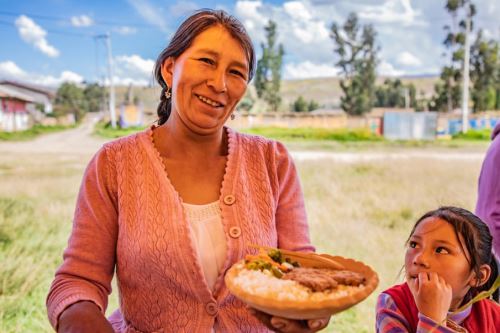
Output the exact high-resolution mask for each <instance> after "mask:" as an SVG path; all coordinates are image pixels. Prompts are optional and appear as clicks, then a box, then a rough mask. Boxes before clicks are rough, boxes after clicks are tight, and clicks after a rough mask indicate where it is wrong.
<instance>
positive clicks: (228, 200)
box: [224, 194, 236, 206]
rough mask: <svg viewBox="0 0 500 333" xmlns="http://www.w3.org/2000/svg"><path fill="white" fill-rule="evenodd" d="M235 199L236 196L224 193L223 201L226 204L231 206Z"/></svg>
mask: <svg viewBox="0 0 500 333" xmlns="http://www.w3.org/2000/svg"><path fill="white" fill-rule="evenodd" d="M235 201H236V198H235V197H234V195H232V194H229V195H226V196H225V197H224V203H225V204H226V205H228V206H231V205H232V204H234V203H235Z"/></svg>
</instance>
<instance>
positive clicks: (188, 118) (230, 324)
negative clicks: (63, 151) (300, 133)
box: [47, 10, 328, 332]
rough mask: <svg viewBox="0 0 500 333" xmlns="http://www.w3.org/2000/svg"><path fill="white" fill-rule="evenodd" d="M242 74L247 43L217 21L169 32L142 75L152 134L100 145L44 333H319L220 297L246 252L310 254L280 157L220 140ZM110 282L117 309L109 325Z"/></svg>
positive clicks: (203, 14) (287, 166)
mask: <svg viewBox="0 0 500 333" xmlns="http://www.w3.org/2000/svg"><path fill="white" fill-rule="evenodd" d="M254 66H255V58H254V50H253V46H252V43H251V41H250V38H249V37H248V35H247V33H246V32H245V30H244V28H243V26H242V25H241V23H240V22H238V21H237V20H236V19H235V18H233V17H231V16H229V15H227V14H226V13H225V12H223V11H212V10H203V11H199V12H197V13H196V14H194V15H193V16H191V17H190V18H188V19H187V20H186V21H185V22H184V23H182V25H181V26H180V28H179V29H178V31H177V32H176V34H175V35H174V37H173V39H172V41H171V42H170V44H169V46H168V47H167V48H166V49H165V50H164V51H163V52H162V53H161V54H160V56H159V58H158V60H157V63H156V67H155V75H156V78H157V80H158V82H159V83H160V85H161V86H162V87H163V91H162V95H161V103H160V105H159V107H158V116H159V121H158V125H159V126H153V127H151V128H149V129H147V130H146V131H144V132H141V133H138V134H135V135H132V136H129V137H126V138H122V139H118V140H116V141H114V142H111V143H109V144H106V145H105V146H104V147H103V148H102V149H101V150H100V151H99V152H98V153H97V154H96V156H95V157H94V158H93V159H92V161H91V162H90V164H89V166H88V167H87V170H86V172H85V176H84V179H83V182H82V186H81V189H80V193H79V196H78V202H77V208H76V211H75V217H74V225H73V231H72V234H71V237H70V240H69V245H68V248H67V249H66V251H65V253H64V262H63V264H62V266H61V267H60V268H59V270H58V271H57V273H56V277H55V280H54V282H53V284H52V286H51V289H50V292H49V295H48V297H47V308H48V314H49V319H50V321H51V324H52V325H53V327H54V328H56V329H58V330H59V331H60V332H96V331H99V332H101V331H102V332H113V331H117V332H181V331H182V332H184V331H185V332H213V331H220V332H266V331H267V329H266V328H265V327H264V325H262V323H264V324H265V325H267V326H268V327H270V328H273V329H275V330H282V331H284V332H285V331H287V332H310V331H316V330H318V329H321V328H323V327H325V326H326V325H327V323H328V318H325V319H321V320H312V321H309V322H307V321H294V320H286V319H284V318H277V317H271V316H268V315H266V314H263V313H260V312H257V311H253V310H249V309H247V308H246V307H245V305H244V304H243V303H242V302H240V301H239V300H237V299H236V298H234V297H233V296H232V295H230V294H229V292H228V290H227V288H226V287H225V285H224V281H223V276H224V273H225V271H226V270H227V269H228V268H229V267H230V266H231V265H232V264H233V263H234V262H236V261H237V260H239V259H241V258H242V257H243V256H244V255H245V254H246V253H247V251H248V250H249V249H248V244H252V243H253V244H263V245H269V246H279V247H282V248H286V249H293V250H300V251H312V250H314V248H313V247H312V246H311V244H310V241H309V236H308V227H307V222H306V216H305V210H304V203H303V198H302V193H301V189H300V184H299V180H298V178H297V174H296V170H295V167H294V165H293V162H292V160H291V159H290V156H289V155H288V153H287V151H286V149H285V148H284V146H283V145H281V144H279V143H277V142H273V141H270V140H266V139H263V138H259V137H254V136H248V135H242V134H239V133H236V132H234V131H232V130H231V129H229V128H226V127H224V123H225V122H226V120H227V119H228V118H229V117H230V116H231V114H232V113H233V112H234V109H235V107H236V105H237V103H238V102H239V100H240V99H241V98H242V96H243V95H244V93H245V90H246V87H247V84H248V82H249V81H250V80H251V78H252V75H253V72H254ZM115 270H116V276H117V282H118V289H119V293H120V309H119V310H117V311H116V312H115V313H113V314H112V315H111V317H110V318H109V321H108V320H106V318H105V317H104V312H105V309H106V306H107V296H108V294H109V293H110V292H111V286H110V282H111V279H112V277H113V273H114V271H115ZM252 314H253V315H252ZM257 318H258V319H260V321H259V320H257ZM273 325H274V326H273Z"/></svg>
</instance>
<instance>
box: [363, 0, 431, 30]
mask: <svg viewBox="0 0 500 333" xmlns="http://www.w3.org/2000/svg"><path fill="white" fill-rule="evenodd" d="M358 15H359V17H360V18H361V19H368V20H371V21H373V22H379V23H391V24H393V23H401V24H403V25H406V26H409V25H426V23H425V22H424V21H423V20H420V17H421V12H420V11H418V10H414V9H413V7H412V5H411V3H410V0H386V1H385V3H384V4H382V5H363V7H362V9H361V10H360V11H359V13H358Z"/></svg>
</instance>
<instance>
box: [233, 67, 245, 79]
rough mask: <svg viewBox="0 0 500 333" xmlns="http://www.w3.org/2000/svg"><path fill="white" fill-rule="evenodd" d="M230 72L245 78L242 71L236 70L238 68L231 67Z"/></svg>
mask: <svg viewBox="0 0 500 333" xmlns="http://www.w3.org/2000/svg"><path fill="white" fill-rule="evenodd" d="M231 73H232V74H234V75H238V76H241V77H242V78H245V75H243V73H242V72H240V71H238V70H235V69H233V70H232V71H231Z"/></svg>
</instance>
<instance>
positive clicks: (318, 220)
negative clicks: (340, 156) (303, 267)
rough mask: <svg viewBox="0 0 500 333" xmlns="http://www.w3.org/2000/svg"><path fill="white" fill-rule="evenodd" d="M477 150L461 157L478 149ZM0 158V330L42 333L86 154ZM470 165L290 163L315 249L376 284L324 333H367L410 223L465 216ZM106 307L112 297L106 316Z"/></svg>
mask: <svg viewBox="0 0 500 333" xmlns="http://www.w3.org/2000/svg"><path fill="white" fill-rule="evenodd" d="M486 145H487V143H484V144H483V145H481V146H471V147H470V148H468V149H474V150H476V151H484V149H485V147H486ZM300 147H302V146H300ZM307 147H308V148H311V149H314V144H308V146H307ZM364 147H365V148H366V149H367V150H370V148H369V146H364ZM476 148H477V149H476ZM387 149H388V150H390V149H391V148H390V147H385V148H384V150H387ZM417 149H420V150H421V151H423V152H425V151H427V150H428V149H429V148H428V147H424V148H417ZM439 149H440V151H442V152H443V153H446V152H448V151H449V150H452V151H455V150H456V149H454V148H449V147H440V148H439ZM358 153H359V154H362V152H358ZM0 156H1V157H0V184H1V185H0V262H1V265H0V332H5V333H9V332H50V331H51V329H50V326H49V323H48V321H47V319H46V313H45V296H46V294H47V291H48V288H49V285H50V282H51V280H52V278H53V274H54V272H55V270H56V268H57V266H58V265H59V264H60V263H61V260H62V251H63V249H64V248H65V246H66V242H67V238H68V235H69V232H70V229H71V218H72V214H73V209H74V204H75V196H76V194H77V191H78V187H79V183H80V180H81V177H82V173H83V169H84V167H85V165H86V163H87V162H88V160H89V158H90V155H85V154H74V155H56V154H48V153H45V154H30V155H25V154H1V155H0ZM457 163H460V166H459V167H457ZM480 164H481V161H480V160H478V159H464V160H460V161H459V162H457V161H456V160H446V159H440V160H436V159H429V158H425V157H421V158H414V159H405V158H401V159H380V160H373V161H370V162H362V161H357V160H355V159H354V160H350V161H334V160H326V159H324V160H297V167H298V169H299V172H300V176H301V180H302V186H303V189H304V193H305V198H306V204H307V210H308V216H309V221H310V227H311V236H312V239H313V242H314V244H315V245H316V246H317V249H318V251H319V252H327V253H332V254H338V255H342V256H347V257H352V258H356V259H359V260H362V261H364V262H366V263H369V264H370V265H372V267H373V268H374V269H375V270H376V271H377V272H378V273H379V276H380V286H379V288H378V290H377V291H376V292H375V293H374V294H373V295H372V296H370V297H369V298H368V300H367V301H365V302H363V303H362V304H359V305H358V306H356V307H354V308H352V309H350V310H348V311H346V312H344V313H342V314H340V315H337V316H335V317H334V318H333V319H332V322H331V324H330V326H329V328H328V329H326V330H325V331H326V332H334V331H335V332H345V333H347V332H372V331H373V325H374V306H375V300H376V295H377V294H378V292H380V291H381V290H383V289H384V288H386V287H388V286H390V285H392V284H394V283H396V282H397V281H398V272H399V270H400V268H401V265H402V263H403V253H404V241H405V239H406V238H407V236H408V233H409V230H410V228H411V226H412V225H413V222H414V221H415V220H416V219H417V218H418V217H419V216H420V215H421V214H423V213H424V212H425V211H427V210H430V209H433V208H436V207H438V206H439V205H448V204H453V205H459V206H463V207H465V208H469V209H472V208H473V207H474V202H475V196H476V194H475V193H476V180H477V175H478V173H479V169H480ZM116 306H117V297H116V293H115V294H113V295H112V297H111V302H110V307H109V310H113V309H115V308H116Z"/></svg>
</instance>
